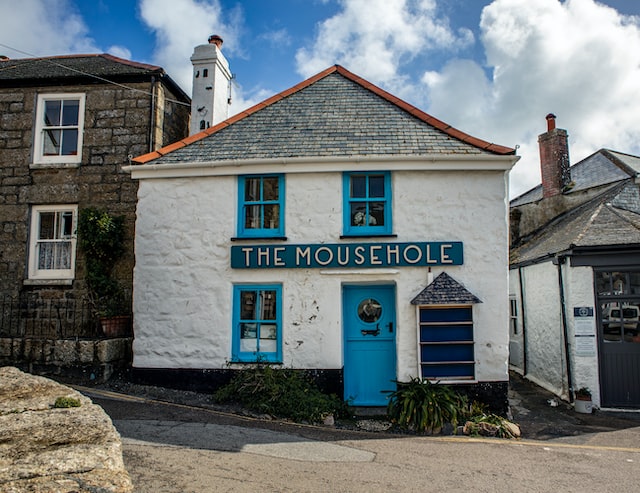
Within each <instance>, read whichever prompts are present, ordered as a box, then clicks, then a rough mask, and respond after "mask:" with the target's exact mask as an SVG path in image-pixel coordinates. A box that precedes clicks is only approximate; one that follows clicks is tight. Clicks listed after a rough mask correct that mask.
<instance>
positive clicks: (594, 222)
mask: <svg viewBox="0 0 640 493" xmlns="http://www.w3.org/2000/svg"><path fill="white" fill-rule="evenodd" d="M629 245H640V191H639V190H638V186H637V185H636V184H635V183H634V182H633V181H632V180H630V179H628V180H627V181H626V182H623V183H620V184H618V185H617V186H615V187H613V188H612V189H609V190H607V191H606V192H604V193H602V194H600V195H599V196H597V197H595V198H594V199H592V200H590V201H589V202H587V203H585V204H582V205H580V206H579V207H576V208H575V209H573V210H571V211H569V212H567V213H565V214H562V215H560V216H558V217H557V218H555V219H554V220H553V221H552V222H551V223H549V224H548V225H547V226H546V227H545V228H544V229H543V230H542V231H539V232H538V233H537V234H535V235H534V236H532V237H531V238H529V239H527V241H526V242H525V243H523V244H522V245H520V246H518V247H516V248H513V249H512V250H511V252H510V259H509V263H510V264H511V265H514V264H523V263H528V262H533V261H536V260H540V259H545V258H549V257H551V256H553V255H555V254H557V253H560V252H564V251H568V250H570V249H574V248H585V247H603V246H610V247H616V246H617V247H622V246H629Z"/></svg>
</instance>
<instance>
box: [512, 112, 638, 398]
mask: <svg viewBox="0 0 640 493" xmlns="http://www.w3.org/2000/svg"><path fill="white" fill-rule="evenodd" d="M547 122H548V125H547V132H545V133H543V134H542V135H540V137H539V139H538V142H539V144H540V166H541V171H542V183H541V184H540V185H538V186H537V187H534V188H533V189H531V190H529V191H528V192H526V193H525V194H523V195H521V196H519V197H517V198H515V199H513V200H512V201H511V258H510V289H509V293H510V296H511V322H512V323H511V336H510V337H511V342H510V347H511V351H510V363H511V365H512V367H513V368H514V369H516V370H517V371H519V372H521V373H522V374H523V375H525V376H526V377H527V378H528V379H530V380H532V381H534V382H536V383H538V384H539V385H541V386H543V387H545V388H547V389H548V390H550V391H552V392H554V393H555V394H557V395H558V396H560V397H562V398H564V399H567V400H573V397H574V392H575V391H576V390H578V389H580V388H582V387H587V388H589V389H590V390H591V393H592V400H593V404H594V405H595V406H597V407H603V408H640V385H638V382H640V334H639V329H640V326H639V323H640V322H639V321H640V317H639V314H640V192H639V190H638V178H639V176H640V175H639V174H640V157H638V156H632V155H629V154H624V153H622V152H616V151H611V150H608V149H600V150H599V151H597V152H595V153H594V154H592V155H591V156H588V157H587V158H585V159H583V160H582V161H580V162H578V163H576V164H574V165H573V166H569V146H568V135H567V132H566V131H565V130H563V129H559V128H556V125H555V116H554V115H551V114H550V115H548V116H547Z"/></svg>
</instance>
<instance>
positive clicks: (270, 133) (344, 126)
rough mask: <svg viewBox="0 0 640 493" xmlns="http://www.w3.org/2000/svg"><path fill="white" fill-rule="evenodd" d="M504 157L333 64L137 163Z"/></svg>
mask: <svg viewBox="0 0 640 493" xmlns="http://www.w3.org/2000/svg"><path fill="white" fill-rule="evenodd" d="M424 154H443V155H444V154H446V155H451V154H454V155H455V154H458V155H483V154H484V155H506V154H515V150H514V149H511V148H508V147H504V146H500V145H496V144H491V143H489V142H485V141H483V140H481V139H477V138H475V137H472V136H470V135H467V134H465V133H463V132H461V131H459V130H457V129H455V128H453V127H451V126H450V125H447V124H445V123H444V122H441V121H440V120H437V119H436V118H433V117H432V116H430V115H428V114H426V113H424V112H422V111H421V110H419V109H417V108H415V107H413V106H411V105H409V104H408V103H406V102H404V101H402V100H400V99H398V98H396V97H395V96H392V95H391V94H389V93H387V92H385V91H383V90H382V89H380V88H378V87H376V86H374V85H373V84H371V83H369V82H367V81H365V80H364V79H361V78H360V77H358V76H356V75H354V74H352V73H351V72H349V71H348V70H346V69H344V68H343V67H340V66H339V65H335V66H333V67H330V68H329V69H327V70H325V71H323V72H321V73H319V74H317V75H316V76H314V77H311V78H309V79H307V80H306V81H304V82H302V83H300V84H298V85H296V86H294V87H292V88H291V89H289V90H286V91H284V92H282V93H280V94H277V95H275V96H273V97H271V98H269V99H267V100H266V101H264V102H263V103H260V104H258V105H256V106H254V107H252V108H250V109H248V110H246V111H244V112H242V113H240V114H238V115H236V116H234V117H231V118H230V119H228V120H226V121H224V122H222V123H220V124H218V125H216V126H214V127H211V128H209V129H207V130H205V131H203V132H200V133H198V134H195V135H192V136H190V137H188V138H186V139H183V140H181V141H179V142H176V143H174V144H171V145H169V146H167V147H165V148H163V149H160V150H158V151H155V152H152V153H149V154H145V155H143V156H139V157H137V158H135V159H134V160H133V162H134V163H136V164H145V163H149V162H151V161H153V164H158V165H160V164H168V163H188V162H212V161H224V160H234V159H270V158H293V157H332V156H340V157H349V156H383V155H385V156H388V155H398V156H408V155H424Z"/></svg>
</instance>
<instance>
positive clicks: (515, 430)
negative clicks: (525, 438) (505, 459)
mask: <svg viewBox="0 0 640 493" xmlns="http://www.w3.org/2000/svg"><path fill="white" fill-rule="evenodd" d="M502 427H503V428H505V429H506V430H507V431H508V432H509V433H511V436H512V437H513V438H520V436H521V432H520V427H519V426H518V425H517V424H515V423H512V422H511V421H507V420H506V419H505V420H504V421H503V422H502Z"/></svg>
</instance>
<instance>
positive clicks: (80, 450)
mask: <svg viewBox="0 0 640 493" xmlns="http://www.w3.org/2000/svg"><path fill="white" fill-rule="evenodd" d="M58 397H72V398H75V399H78V400H79V401H80V404H81V405H80V407H70V408H63V409H56V408H54V407H53V405H54V402H55V401H56V399H57V398H58ZM0 444H1V445H0V490H1V491H3V492H7V493H11V492H27V491H28V492H33V493H44V492H54V491H55V492H60V493H66V492H89V491H101V492H105V493H107V492H114V493H116V492H117V493H127V492H130V491H133V487H132V484H131V479H130V478H129V474H128V473H127V471H126V469H125V468H124V463H123V461H122V444H121V441H120V435H119V434H118V432H117V431H116V429H115V428H114V427H113V424H112V423H111V420H110V419H109V416H107V414H106V413H105V412H104V411H103V410H102V408H101V407H99V406H97V405H95V404H93V403H92V402H91V400H90V399H89V398H87V397H85V396H83V395H82V394H80V393H79V392H76V391H75V390H73V389H71V388H69V387H66V386H64V385H61V384H59V383H56V382H54V381H52V380H49V379H46V378H43V377H38V376H34V375H29V374H27V373H23V372H21V371H20V370H18V369H17V368H13V367H3V368H0Z"/></svg>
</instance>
